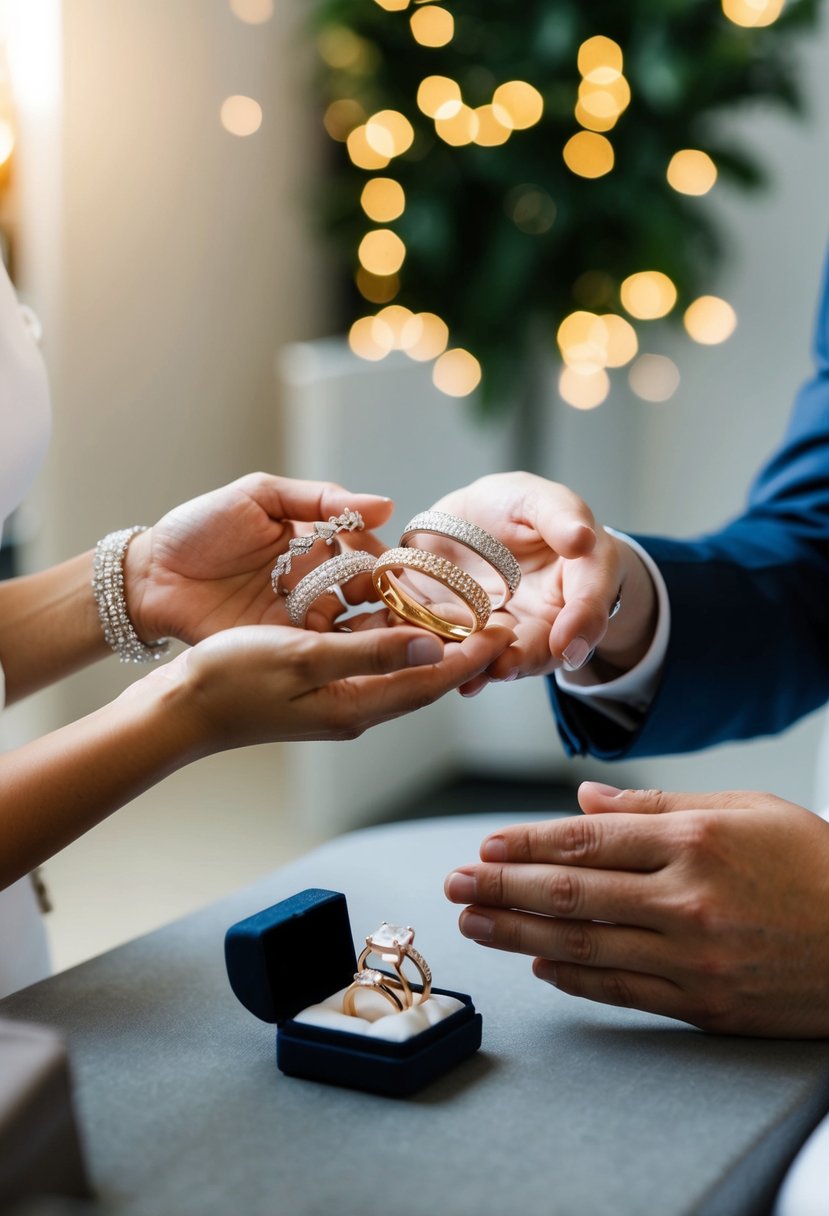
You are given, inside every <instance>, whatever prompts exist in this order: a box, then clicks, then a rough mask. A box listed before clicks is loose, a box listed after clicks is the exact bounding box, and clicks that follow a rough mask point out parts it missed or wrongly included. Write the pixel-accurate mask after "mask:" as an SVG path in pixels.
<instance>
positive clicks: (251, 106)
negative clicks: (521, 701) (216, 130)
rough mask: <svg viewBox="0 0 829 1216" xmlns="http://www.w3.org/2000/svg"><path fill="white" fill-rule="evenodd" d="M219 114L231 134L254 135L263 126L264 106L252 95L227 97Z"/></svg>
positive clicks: (223, 124)
mask: <svg viewBox="0 0 829 1216" xmlns="http://www.w3.org/2000/svg"><path fill="white" fill-rule="evenodd" d="M219 116H220V118H221V121H222V126H223V127H224V129H225V130H226V131H229V132H230V134H231V135H239V136H245V135H253V134H254V132H255V131H258V130H259V128H260V127H261V126H262V107H261V106H260V104H259V102H258V101H254V100H253V98H252V97H242V96H239V95H236V96H234V97H226V98H225V100H224V101H223V102H222V108H221V110H220V112H219Z"/></svg>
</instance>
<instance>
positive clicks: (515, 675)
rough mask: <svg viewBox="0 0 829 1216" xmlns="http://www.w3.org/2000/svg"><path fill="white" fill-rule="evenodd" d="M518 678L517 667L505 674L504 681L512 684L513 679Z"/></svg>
mask: <svg viewBox="0 0 829 1216" xmlns="http://www.w3.org/2000/svg"><path fill="white" fill-rule="evenodd" d="M517 679H518V668H517V667H515V668H513V670H512V671H511V672H509V673H508V674H507V675H505V676H504V683H505V684H511V683H512V681H513V680H517Z"/></svg>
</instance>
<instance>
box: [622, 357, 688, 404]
mask: <svg viewBox="0 0 829 1216" xmlns="http://www.w3.org/2000/svg"><path fill="white" fill-rule="evenodd" d="M628 384H629V385H630V387H631V389H632V390H633V392H634V393H636V396H637V397H641V398H642V400H643V401H667V400H668V398H669V397H673V395H674V393H675V392H676V390H677V389H678V388H679V368H678V367H677V365H676V364H675V363H674V361H673V359H669V358H667V356H666V355H640V356H639V358H638V359H637V360H636V362H635V363H634V364H633V366H632V367H631V369H630V371H629V372H628Z"/></svg>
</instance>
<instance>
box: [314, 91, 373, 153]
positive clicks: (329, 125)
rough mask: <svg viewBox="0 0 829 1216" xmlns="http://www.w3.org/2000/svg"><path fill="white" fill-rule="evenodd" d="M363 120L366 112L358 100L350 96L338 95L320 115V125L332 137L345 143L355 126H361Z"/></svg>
mask: <svg viewBox="0 0 829 1216" xmlns="http://www.w3.org/2000/svg"><path fill="white" fill-rule="evenodd" d="M365 120H366V112H365V110H364V109H363V107H362V106H361V105H360V103H359V101H355V100H354V99H353V98H351V97H340V98H338V100H337V101H332V102H331V104H330V106H328V107H327V109H326V111H325V113H324V115H323V117H322V125H323V126H324V127H325V129H326V131H327V132H328V134H329V135H330V136H331V138H332V139H336V140H339V142H340V143H345V141H346V140H347V139H348V137H349V135H350V134H351V132H352V131H353V130H354V129H355V127H359V126H361V125H362V124H363V123H364V122H365Z"/></svg>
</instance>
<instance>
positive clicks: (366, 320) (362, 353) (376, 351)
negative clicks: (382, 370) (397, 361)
mask: <svg viewBox="0 0 829 1216" xmlns="http://www.w3.org/2000/svg"><path fill="white" fill-rule="evenodd" d="M376 320H377V318H376V317H360V318H359V319H358V320H357V321H355V322H354V324H353V325H352V326H351V329H350V330H349V331H348V345H349V346H350V347H351V349H352V351H353V352H354V354H355V355H359V357H360V358H361V359H369V360H370V361H371V362H372V363H376V362H378V361H379V360H380V359H385V357H386V355H387V354H388V353H389V348H388V346H386V345H385V344H384V343H381V342H378V341H377V337H376V331H377V326H376V324H375V323H376Z"/></svg>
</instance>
